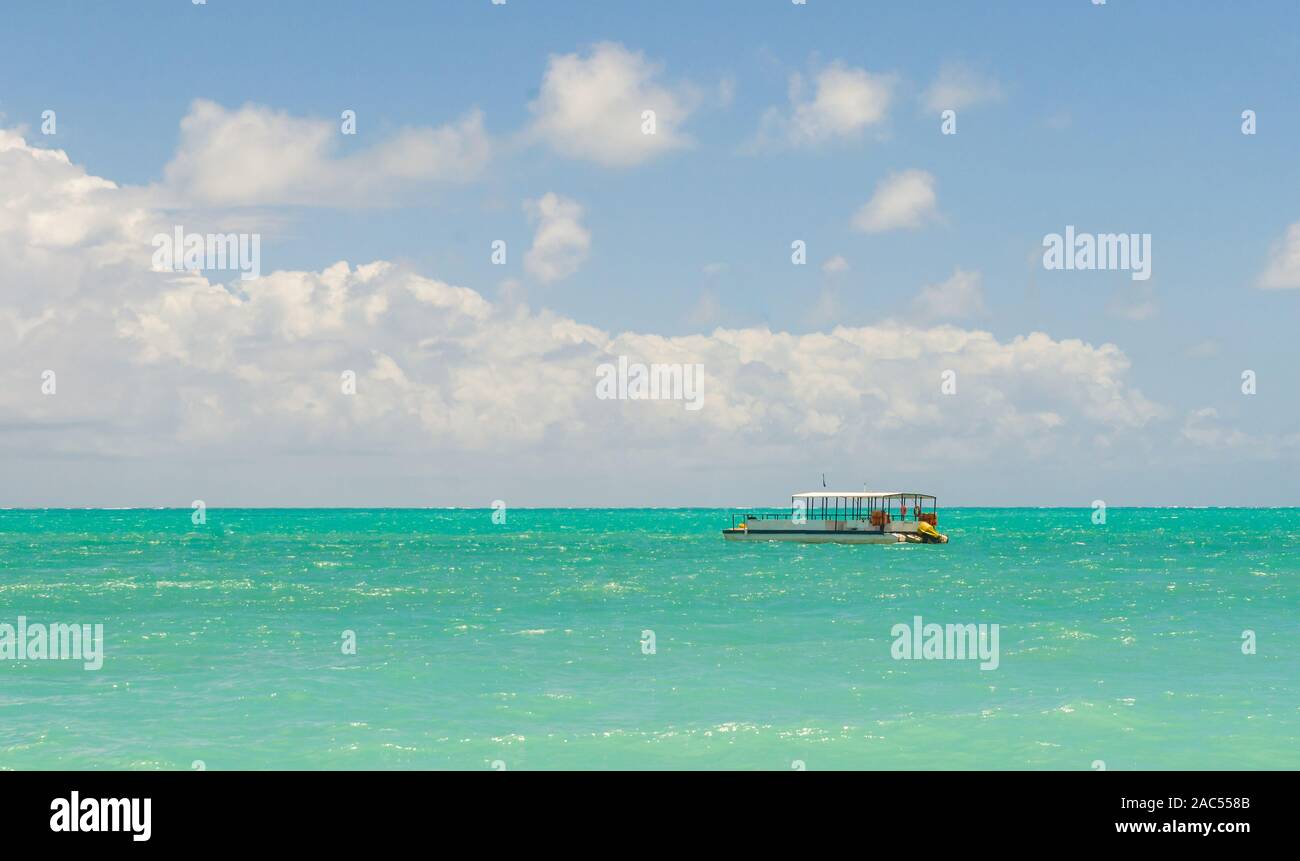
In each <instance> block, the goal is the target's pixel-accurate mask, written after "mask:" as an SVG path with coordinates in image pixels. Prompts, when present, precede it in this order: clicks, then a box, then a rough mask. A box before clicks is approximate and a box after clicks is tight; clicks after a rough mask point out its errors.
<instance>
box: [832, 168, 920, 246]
mask: <svg viewBox="0 0 1300 861" xmlns="http://www.w3.org/2000/svg"><path fill="white" fill-rule="evenodd" d="M934 184H935V182H934V177H933V176H932V175H931V174H929V173H927V172H925V171H923V170H905V171H903V172H902V173H892V174H890V175H889V176H887V177H886V178H885V179H884V180H883V181H881V183H880V184H879V185H877V186H876V190H875V193H874V194H872V195H871V199H870V200H869V201H867V202H866V203H865V204H863V206H862V208H861V209H859V210H858V212H857V214H856V215H855V216H854V217H853V227H854V229H856V230H860V231H862V232H864V233H884V232H885V231H889V230H915V229H916V228H918V227H920V226H922V225H923V224H925V223H926V222H927V221H930V220H931V219H933V218H934V217H935V215H936V205H937V201H938V197H937V196H936V194H935V191H934Z"/></svg>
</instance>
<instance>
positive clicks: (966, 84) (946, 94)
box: [924, 63, 1002, 111]
mask: <svg viewBox="0 0 1300 861" xmlns="http://www.w3.org/2000/svg"><path fill="white" fill-rule="evenodd" d="M1001 99H1002V87H1001V85H999V84H998V82H997V81H996V80H994V79H993V78H991V77H988V76H986V75H982V74H980V73H979V72H976V71H975V70H973V69H970V68H968V67H966V66H962V65H959V64H955V63H945V64H944V65H943V66H942V67H941V68H940V69H939V74H938V75H937V76H936V77H935V79H934V81H932V82H931V84H930V86H929V87H928V88H927V89H926V91H925V95H924V101H925V106H926V107H927V108H929V109H930V110H932V111H946V110H954V111H959V110H962V109H963V108H968V107H973V106H975V105H979V104H985V103H988V102H997V101H1000V100H1001Z"/></svg>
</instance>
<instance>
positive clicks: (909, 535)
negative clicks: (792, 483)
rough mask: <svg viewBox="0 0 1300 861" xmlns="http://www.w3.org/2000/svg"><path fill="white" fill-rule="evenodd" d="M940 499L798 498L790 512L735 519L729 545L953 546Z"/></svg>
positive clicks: (889, 494) (908, 495) (902, 494)
mask: <svg viewBox="0 0 1300 861" xmlns="http://www.w3.org/2000/svg"><path fill="white" fill-rule="evenodd" d="M938 526H939V506H938V499H937V498H936V497H934V496H931V495H930V494H928V493H914V492H910V491H893V490H891V491H871V490H867V491H853V492H847V491H830V490H819V491H812V492H809V493H796V494H794V495H793V496H791V497H790V513H789V514H788V515H787V514H785V513H781V514H765V513H752V512H751V513H746V514H733V515H732V518H731V528H730V529H724V530H722V535H723V537H725V538H726V539H727V540H728V541H802V542H808V543H814V544H823V543H833V544H903V543H910V544H947V543H948V536H947V535H944V534H943V533H941V532H939V530H938Z"/></svg>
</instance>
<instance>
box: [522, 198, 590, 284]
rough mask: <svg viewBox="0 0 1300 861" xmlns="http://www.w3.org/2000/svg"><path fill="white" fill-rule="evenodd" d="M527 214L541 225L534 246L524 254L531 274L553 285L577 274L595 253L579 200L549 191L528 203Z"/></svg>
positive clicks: (526, 205)
mask: <svg viewBox="0 0 1300 861" xmlns="http://www.w3.org/2000/svg"><path fill="white" fill-rule="evenodd" d="M524 211H525V212H527V213H528V216H529V218H531V219H532V220H533V221H534V222H536V224H537V232H536V233H535V234H534V235H533V244H532V247H531V248H529V249H528V253H527V254H525V255H524V268H525V269H527V270H528V274H530V275H532V276H533V277H534V278H536V279H537V280H539V281H542V282H544V283H550V282H552V281H559V280H561V279H563V278H568V277H569V276H570V275H572V274H573V273H574V272H577V271H578V268H579V267H580V266H582V264H583V262H584V261H586V259H587V254H588V252H589V251H590V250H591V233H590V232H589V231H588V230H587V229H586V228H585V227H583V226H582V222H581V220H580V219H581V218H582V207H581V206H579V205H578V203H577V201H573V200H570V199H569V198H567V197H561V196H559V195H558V194H556V193H555V192H548V193H547V194H544V195H542V197H540V198H538V199H537V200H526V201H524Z"/></svg>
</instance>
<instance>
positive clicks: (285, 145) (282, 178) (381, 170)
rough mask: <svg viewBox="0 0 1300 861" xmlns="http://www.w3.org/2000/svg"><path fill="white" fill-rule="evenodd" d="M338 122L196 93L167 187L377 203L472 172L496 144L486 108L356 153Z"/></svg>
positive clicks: (190, 201)
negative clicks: (346, 150) (230, 104)
mask: <svg viewBox="0 0 1300 861" xmlns="http://www.w3.org/2000/svg"><path fill="white" fill-rule="evenodd" d="M359 122H364V117H362V118H360V119H359ZM340 123H341V121H340V120H323V119H308V118H303V117H295V116H291V115H289V114H287V113H285V112H283V111H277V110H273V109H271V108H268V107H264V106H261V105H252V104H249V105H244V106H243V107H241V108H238V109H235V110H231V109H228V108H225V107H223V106H222V105H219V104H217V103H216V102H212V101H208V100H206V99H198V100H196V101H195V102H194V103H193V104H192V105H191V107H190V112H189V114H188V115H187V116H186V117H185V118H184V119H183V120H182V121H181V142H180V148H179V150H178V151H177V153H176V155H175V157H174V158H173V159H172V161H171V162H170V163H169V164H168V165H167V166H166V167H165V168H164V170H163V176H164V183H163V186H162V188H160V189H159V192H160V194H162V195H163V200H164V202H166V203H168V204H171V205H182V206H257V205H274V204H295V205H307V206H311V205H331V206H369V205H374V204H376V203H381V202H387V201H390V200H391V199H392V198H393V196H394V195H396V194H398V193H400V192H402V191H405V190H407V189H409V188H410V186H411V184H413V183H425V182H458V181H463V180H465V179H469V178H472V177H473V176H475V175H476V174H478V173H479V172H480V171H481V170H482V168H483V167H484V165H485V164H486V163H487V162H488V160H489V158H490V155H491V151H492V143H491V139H490V138H489V136H488V134H487V132H486V131H485V130H484V128H483V115H482V114H481V113H480V112H478V111H471V112H470V113H468V114H466V115H465V116H464V117H462V118H460V119H459V120H457V121H455V122H453V123H449V124H447V125H443V126H439V127H437V128H414V129H406V130H403V131H401V132H398V133H397V134H395V135H393V136H392V137H389V138H387V139H385V140H382V141H380V142H378V143H375V144H373V145H371V146H369V147H366V148H364V149H362V150H360V151H359V152H356V153H351V154H343V153H342V152H341V148H342V143H343V141H344V135H342V133H341V131H340Z"/></svg>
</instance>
